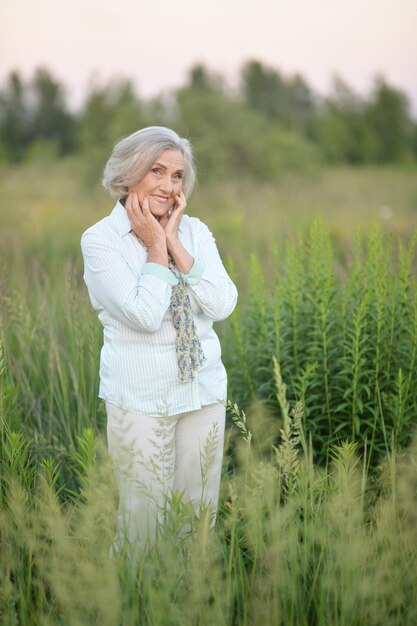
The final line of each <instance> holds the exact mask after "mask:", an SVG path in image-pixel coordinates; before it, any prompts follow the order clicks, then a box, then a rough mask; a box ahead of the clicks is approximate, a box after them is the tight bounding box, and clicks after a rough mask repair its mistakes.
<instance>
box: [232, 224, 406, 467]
mask: <svg viewBox="0 0 417 626" xmlns="http://www.w3.org/2000/svg"><path fill="white" fill-rule="evenodd" d="M416 243H417V233H415V234H414V236H413V237H412V238H411V239H410V242H409V244H408V245H404V244H403V243H402V242H401V240H399V241H398V242H393V241H392V239H391V238H390V237H389V236H387V235H386V234H384V233H383V231H382V229H381V228H380V227H379V226H378V225H377V224H375V225H374V226H373V228H372V229H371V230H370V232H369V234H368V235H366V236H358V237H357V239H356V246H355V249H354V254H353V257H352V259H351V262H350V264H349V266H348V267H340V266H338V264H337V262H336V261H335V255H334V249H333V245H332V242H331V239H330V237H329V234H328V232H327V230H326V227H325V225H324V224H323V222H322V220H320V219H317V220H316V221H315V222H313V224H312V226H311V228H310V231H309V232H308V234H307V237H306V239H305V240H304V241H301V240H299V241H296V240H290V241H289V242H288V243H287V245H286V248H285V260H284V262H281V261H278V262H277V264H276V269H275V273H274V275H273V276H272V277H267V278H266V277H265V275H264V272H263V270H262V269H261V266H260V263H259V260H258V258H257V257H256V256H252V258H251V263H250V269H249V286H248V296H247V299H243V301H242V302H241V303H240V305H239V307H238V309H237V310H236V312H235V313H234V314H233V316H232V318H231V320H230V323H229V325H228V326H227V328H226V331H225V336H224V341H225V346H226V347H225V351H224V354H225V358H226V361H227V365H228V370H229V380H230V389H231V394H232V398H233V400H234V401H236V402H237V403H238V404H240V405H241V406H242V407H243V408H245V407H247V406H249V405H250V403H251V402H253V401H254V400H261V401H263V402H264V403H265V405H266V406H267V407H269V409H270V410H271V411H272V412H273V413H274V414H276V415H280V409H279V406H278V403H277V400H276V397H275V385H274V376H273V366H272V359H273V357H276V358H278V360H279V363H280V366H281V368H282V372H283V376H284V378H285V379H286V380H287V381H288V387H289V389H288V393H289V397H290V399H291V400H293V401H295V400H300V401H302V402H303V405H304V417H303V420H304V423H303V426H304V429H305V431H306V432H309V433H311V436H312V438H313V442H314V450H315V459H316V460H317V461H318V462H320V463H322V462H325V461H326V459H327V458H328V453H329V450H330V447H331V446H332V445H333V444H335V443H337V442H340V441H341V440H343V439H348V440H350V441H352V442H357V443H358V450H360V451H361V452H363V451H364V449H365V445H366V446H367V463H368V464H372V465H375V464H376V463H377V462H378V459H379V458H380V456H381V455H382V454H384V453H387V451H388V450H389V448H390V446H391V442H392V441H393V442H394V446H395V447H397V446H399V447H400V448H401V447H403V446H405V445H407V443H409V441H410V435H411V432H412V428H413V426H414V424H415V423H416V416H417V376H416V366H417V361H416V358H417V284H416V274H415V263H416ZM394 244H395V245H394Z"/></svg>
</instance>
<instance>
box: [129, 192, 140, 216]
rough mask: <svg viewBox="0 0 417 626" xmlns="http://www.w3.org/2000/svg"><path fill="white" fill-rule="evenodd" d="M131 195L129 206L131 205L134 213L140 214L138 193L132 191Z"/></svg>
mask: <svg viewBox="0 0 417 626" xmlns="http://www.w3.org/2000/svg"><path fill="white" fill-rule="evenodd" d="M131 196H132V201H131V205H130V206H131V207H132V211H133V213H134V214H136V215H137V214H140V203H139V196H138V194H137V193H136V191H135V192H133V193H132V194H131Z"/></svg>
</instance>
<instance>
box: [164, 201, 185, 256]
mask: <svg viewBox="0 0 417 626" xmlns="http://www.w3.org/2000/svg"><path fill="white" fill-rule="evenodd" d="M186 206H187V200H186V199H185V196H184V194H183V192H182V191H181V192H180V194H179V195H178V196H175V204H174V206H173V207H172V211H171V215H169V216H167V217H163V218H161V220H160V221H159V223H160V224H161V226H162V228H163V229H164V231H165V236H166V239H167V247H168V251H169V247H170V244H171V243H172V242H175V241H177V240H178V227H179V225H180V222H181V219H182V216H183V215H184V211H185V207H186Z"/></svg>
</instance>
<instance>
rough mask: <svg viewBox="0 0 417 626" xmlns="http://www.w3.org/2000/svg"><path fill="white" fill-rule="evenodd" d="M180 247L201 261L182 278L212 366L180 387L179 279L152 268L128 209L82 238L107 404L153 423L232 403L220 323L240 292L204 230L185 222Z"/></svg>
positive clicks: (202, 226)
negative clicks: (175, 304)
mask: <svg viewBox="0 0 417 626" xmlns="http://www.w3.org/2000/svg"><path fill="white" fill-rule="evenodd" d="M178 236H179V239H180V241H181V243H182V244H183V246H184V247H185V248H186V250H187V251H188V252H189V253H190V254H191V255H192V256H193V257H194V265H193V267H192V268H191V270H190V272H189V273H188V274H186V275H184V274H183V275H182V276H183V278H184V280H185V282H186V284H187V288H188V292H189V296H190V302H191V307H192V311H193V316H194V322H195V326H196V331H197V334H198V336H199V339H200V342H201V345H202V348H203V351H204V354H205V356H206V360H205V362H204V363H203V365H202V366H201V368H200V370H199V371H198V372H197V375H196V377H195V379H194V380H193V381H192V382H188V383H181V382H179V381H178V365H177V357H176V350H175V340H176V331H175V328H174V325H173V323H172V318H171V312H170V301H171V290H172V285H175V284H176V283H177V280H178V279H177V278H176V276H175V275H174V273H173V272H172V271H171V270H169V269H168V268H166V267H164V266H162V265H159V264H158V263H148V262H147V253H146V250H145V249H144V248H143V247H142V246H141V244H140V242H139V241H138V240H137V239H136V237H135V236H134V235H133V233H132V232H131V226H130V221H129V218H128V216H127V213H126V210H125V208H124V206H123V205H122V204H121V203H120V202H117V204H116V206H115V207H114V209H113V211H112V213H111V214H110V215H108V216H107V217H105V218H104V219H102V220H100V221H99V222H97V224H94V226H91V227H90V228H88V229H87V230H86V231H85V232H84V233H83V235H82V237H81V249H82V253H83V256H84V280H85V283H86V285H87V288H88V292H89V296H90V300H91V303H92V305H93V307H94V309H95V310H96V311H97V312H98V317H99V319H100V321H101V323H102V325H103V339H104V342H103V347H102V349H101V354H100V388H99V394H98V395H99V397H100V398H102V399H103V400H107V401H108V402H111V403H112V404H115V405H117V406H119V407H121V408H122V409H126V410H128V411H130V412H133V413H138V414H140V415H145V416H149V417H160V416H167V415H175V414H177V413H184V412H188V411H193V410H195V409H199V408H201V407H202V406H204V405H206V404H212V403H213V402H217V401H224V400H225V399H226V392H227V378H226V370H225V368H224V366H223V363H222V362H221V349H220V342H219V339H218V337H217V335H216V333H215V332H214V330H213V321H219V320H223V319H225V318H226V317H228V316H229V315H230V314H231V312H232V311H233V309H234V307H235V305H236V300H237V290H236V287H235V285H234V284H233V282H232V281H231V279H230V278H229V276H228V274H227V272H226V270H225V268H224V266H223V263H222V261H221V259H220V256H219V253H218V250H217V246H216V243H215V240H214V238H213V235H212V234H211V232H210V230H209V229H208V228H207V226H206V225H205V224H203V222H201V221H200V220H199V219H197V218H195V217H189V216H188V215H184V216H183V218H182V220H181V224H180V228H179V232H178Z"/></svg>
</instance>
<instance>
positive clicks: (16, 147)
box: [0, 72, 31, 162]
mask: <svg viewBox="0 0 417 626" xmlns="http://www.w3.org/2000/svg"><path fill="white" fill-rule="evenodd" d="M30 139H31V135H30V128H29V107H28V93H27V88H26V87H25V85H24V83H23V81H22V78H21V76H20V74H19V73H18V72H11V73H10V74H9V76H8V78H7V81H6V86H5V90H4V91H3V92H2V93H0V154H2V155H3V157H4V158H5V159H7V160H8V161H12V162H16V161H21V160H22V159H23V156H24V154H25V150H26V147H27V145H28V143H29V141H30Z"/></svg>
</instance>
